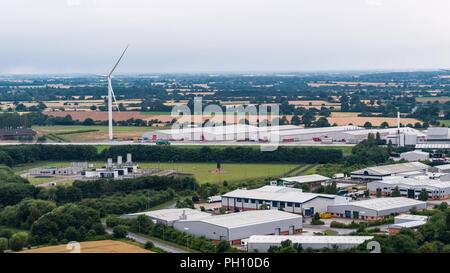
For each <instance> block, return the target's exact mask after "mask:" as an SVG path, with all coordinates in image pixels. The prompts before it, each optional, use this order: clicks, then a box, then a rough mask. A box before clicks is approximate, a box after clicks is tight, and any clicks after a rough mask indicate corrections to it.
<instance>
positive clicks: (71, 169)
mask: <svg viewBox="0 0 450 273" xmlns="http://www.w3.org/2000/svg"><path fill="white" fill-rule="evenodd" d="M87 168H88V163H87V162H71V163H70V166H68V167H42V168H32V169H30V170H29V171H28V173H29V174H30V175H32V176H69V175H76V174H80V173H81V172H82V171H85V170H87Z"/></svg>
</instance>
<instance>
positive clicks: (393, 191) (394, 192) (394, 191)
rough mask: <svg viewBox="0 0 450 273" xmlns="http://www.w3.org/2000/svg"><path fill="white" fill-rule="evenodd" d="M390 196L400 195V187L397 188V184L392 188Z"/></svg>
mask: <svg viewBox="0 0 450 273" xmlns="http://www.w3.org/2000/svg"><path fill="white" fill-rule="evenodd" d="M391 196H392V197H400V196H401V194H400V189H399V188H398V186H396V187H395V188H394V189H393V190H392V193H391Z"/></svg>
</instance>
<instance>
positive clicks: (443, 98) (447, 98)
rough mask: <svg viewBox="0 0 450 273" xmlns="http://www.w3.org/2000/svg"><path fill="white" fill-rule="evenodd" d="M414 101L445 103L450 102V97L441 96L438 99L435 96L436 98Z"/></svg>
mask: <svg viewBox="0 0 450 273" xmlns="http://www.w3.org/2000/svg"><path fill="white" fill-rule="evenodd" d="M416 101H420V102H427V101H430V102H433V101H439V102H446V101H450V97H448V96H442V97H439V96H436V97H420V98H417V99H416Z"/></svg>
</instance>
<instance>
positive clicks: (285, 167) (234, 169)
mask: <svg viewBox="0 0 450 273" xmlns="http://www.w3.org/2000/svg"><path fill="white" fill-rule="evenodd" d="M350 148H351V147H350ZM114 160H115V159H114ZM88 163H89V164H93V166H94V167H95V168H100V167H103V166H105V162H102V161H95V162H88ZM136 163H137V164H138V165H139V166H140V167H141V168H143V169H156V168H157V169H163V170H175V171H177V172H180V173H187V174H192V175H194V177H195V179H196V180H197V181H198V182H199V183H207V182H210V183H221V182H223V181H224V180H226V181H229V182H233V181H240V180H246V179H253V178H264V177H280V176H282V175H283V174H285V173H287V172H289V171H290V170H292V169H294V168H296V167H298V166H299V165H300V164H265V163H261V164H259V163H243V164H237V163H222V164H221V169H222V171H221V172H220V173H217V172H216V168H217V163H157V162H136ZM67 166H70V162H69V161H67V162H66V161H61V162H54V161H42V162H34V163H28V164H21V165H18V166H15V167H13V168H12V170H13V171H14V173H15V174H18V175H24V174H26V173H27V172H28V170H29V169H31V168H40V167H58V168H60V167H67ZM307 166H311V165H310V164H305V166H304V167H302V168H301V169H304V168H306V167H307ZM316 167H317V166H316ZM301 169H300V170H301ZM315 169H316V168H312V169H310V170H308V171H307V172H306V173H304V174H302V175H306V174H313V173H315ZM163 172H164V171H162V172H161V173H163ZM58 179H60V177H54V178H35V177H30V178H29V180H30V183H31V184H33V185H37V184H42V183H47V182H51V181H54V180H58ZM72 182H73V181H61V182H57V183H58V184H60V183H61V184H63V183H64V184H71V183H72Z"/></svg>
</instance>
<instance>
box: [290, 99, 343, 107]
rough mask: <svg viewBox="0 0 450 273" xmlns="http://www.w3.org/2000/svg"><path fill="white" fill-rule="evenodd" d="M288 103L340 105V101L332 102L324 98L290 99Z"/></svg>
mask: <svg viewBox="0 0 450 273" xmlns="http://www.w3.org/2000/svg"><path fill="white" fill-rule="evenodd" d="M289 104H291V105H310V104H311V105H314V106H317V105H320V106H321V105H325V106H328V105H331V106H339V105H340V103H333V102H328V101H325V100H291V101H289Z"/></svg>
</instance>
